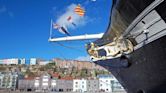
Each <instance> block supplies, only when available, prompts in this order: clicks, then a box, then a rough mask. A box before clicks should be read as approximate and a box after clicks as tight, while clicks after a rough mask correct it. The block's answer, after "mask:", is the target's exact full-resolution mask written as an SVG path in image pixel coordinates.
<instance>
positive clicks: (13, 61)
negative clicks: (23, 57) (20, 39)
mask: <svg viewBox="0 0 166 93" xmlns="http://www.w3.org/2000/svg"><path fill="white" fill-rule="evenodd" d="M18 62H19V59H18V58H11V59H1V60H0V64H6V65H17V64H18Z"/></svg>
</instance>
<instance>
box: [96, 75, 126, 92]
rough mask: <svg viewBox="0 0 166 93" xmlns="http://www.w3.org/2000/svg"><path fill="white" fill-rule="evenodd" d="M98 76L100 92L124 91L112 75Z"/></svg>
mask: <svg viewBox="0 0 166 93" xmlns="http://www.w3.org/2000/svg"><path fill="white" fill-rule="evenodd" d="M98 78H99V90H100V91H102V92H120V91H122V92H125V90H124V88H123V87H122V86H121V84H120V83H119V82H118V80H117V79H116V78H115V77H114V76H113V75H101V76H99V77H98Z"/></svg>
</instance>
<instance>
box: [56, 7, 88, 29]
mask: <svg viewBox="0 0 166 93" xmlns="http://www.w3.org/2000/svg"><path fill="white" fill-rule="evenodd" d="M76 6H77V5H76V4H71V5H70V6H68V7H67V9H66V12H65V13H64V14H63V15H61V16H59V17H58V19H57V20H56V23H57V24H59V25H60V26H65V27H67V28H72V29H73V28H75V27H74V26H73V25H72V24H71V23H70V22H69V21H67V18H68V17H69V16H71V17H72V21H73V23H75V24H76V27H79V26H81V25H85V24H86V17H84V16H82V17H81V16H79V15H78V14H76V13H75V12H74V9H75V7H76Z"/></svg>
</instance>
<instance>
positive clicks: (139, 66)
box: [95, 36, 166, 93]
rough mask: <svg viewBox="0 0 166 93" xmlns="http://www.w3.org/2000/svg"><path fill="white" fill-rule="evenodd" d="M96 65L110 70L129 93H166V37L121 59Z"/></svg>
mask: <svg viewBox="0 0 166 93" xmlns="http://www.w3.org/2000/svg"><path fill="white" fill-rule="evenodd" d="M95 63H96V64H98V65H100V66H103V67H105V68H106V69H108V70H109V71H110V72H111V73H112V74H113V75H114V76H115V77H116V78H117V79H118V80H119V82H120V83H121V84H122V86H123V87H124V88H125V89H126V91H127V92H128V93H166V36H163V37H161V38H159V39H157V40H155V41H153V42H151V43H149V44H147V45H145V46H143V47H141V48H139V49H137V50H135V51H134V52H132V53H131V54H128V55H124V56H122V57H121V58H116V59H108V60H102V61H97V62H95Z"/></svg>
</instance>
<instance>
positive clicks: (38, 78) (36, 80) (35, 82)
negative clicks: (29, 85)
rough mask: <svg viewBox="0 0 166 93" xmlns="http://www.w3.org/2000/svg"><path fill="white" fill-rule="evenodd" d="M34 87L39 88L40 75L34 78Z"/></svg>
mask: <svg viewBox="0 0 166 93" xmlns="http://www.w3.org/2000/svg"><path fill="white" fill-rule="evenodd" d="M34 87H35V89H39V87H40V77H36V78H35V80H34Z"/></svg>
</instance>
